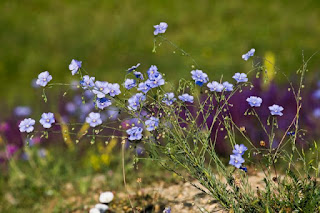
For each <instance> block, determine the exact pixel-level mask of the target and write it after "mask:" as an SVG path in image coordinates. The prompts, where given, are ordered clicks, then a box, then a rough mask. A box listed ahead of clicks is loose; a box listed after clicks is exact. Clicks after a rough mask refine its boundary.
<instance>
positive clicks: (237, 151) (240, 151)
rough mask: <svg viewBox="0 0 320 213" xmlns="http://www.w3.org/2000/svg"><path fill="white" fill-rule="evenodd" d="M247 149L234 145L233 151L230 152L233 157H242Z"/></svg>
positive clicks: (241, 145)
mask: <svg viewBox="0 0 320 213" xmlns="http://www.w3.org/2000/svg"><path fill="white" fill-rule="evenodd" d="M247 150H248V148H247V147H246V146H245V145H243V144H240V145H239V144H236V145H234V149H233V150H232V152H233V154H235V155H243V154H244V152H245V151H247Z"/></svg>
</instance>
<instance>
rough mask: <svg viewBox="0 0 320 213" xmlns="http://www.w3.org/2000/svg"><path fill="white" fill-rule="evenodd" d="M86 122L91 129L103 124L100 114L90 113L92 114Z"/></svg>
mask: <svg viewBox="0 0 320 213" xmlns="http://www.w3.org/2000/svg"><path fill="white" fill-rule="evenodd" d="M86 122H87V123H88V124H89V125H90V126H91V127H96V126H98V125H100V124H102V120H101V116H100V113H95V112H90V114H89V115H88V117H87V118H86Z"/></svg>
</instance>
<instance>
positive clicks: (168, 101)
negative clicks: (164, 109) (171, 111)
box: [162, 92, 177, 106]
mask: <svg viewBox="0 0 320 213" xmlns="http://www.w3.org/2000/svg"><path fill="white" fill-rule="evenodd" d="M176 100H177V99H176V98H175V97H174V94H173V92H170V93H166V94H164V97H163V99H162V102H163V103H165V104H167V105H168V106H170V105H171V104H173V102H174V101H176Z"/></svg>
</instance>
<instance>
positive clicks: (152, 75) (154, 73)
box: [147, 65, 160, 80]
mask: <svg viewBox="0 0 320 213" xmlns="http://www.w3.org/2000/svg"><path fill="white" fill-rule="evenodd" d="M147 73H148V77H149V79H150V80H155V79H156V78H158V76H159V75H160V72H158V68H157V66H156V65H151V67H150V68H149V69H148V71H147Z"/></svg>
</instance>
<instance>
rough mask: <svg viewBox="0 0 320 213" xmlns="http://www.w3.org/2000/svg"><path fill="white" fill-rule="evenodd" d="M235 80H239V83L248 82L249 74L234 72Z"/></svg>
mask: <svg viewBox="0 0 320 213" xmlns="http://www.w3.org/2000/svg"><path fill="white" fill-rule="evenodd" d="M232 78H233V79H234V80H236V81H237V83H241V82H247V81H248V78H247V74H245V73H238V72H237V73H236V74H234V76H233V77H232Z"/></svg>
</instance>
